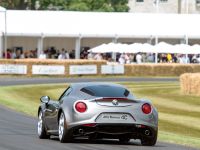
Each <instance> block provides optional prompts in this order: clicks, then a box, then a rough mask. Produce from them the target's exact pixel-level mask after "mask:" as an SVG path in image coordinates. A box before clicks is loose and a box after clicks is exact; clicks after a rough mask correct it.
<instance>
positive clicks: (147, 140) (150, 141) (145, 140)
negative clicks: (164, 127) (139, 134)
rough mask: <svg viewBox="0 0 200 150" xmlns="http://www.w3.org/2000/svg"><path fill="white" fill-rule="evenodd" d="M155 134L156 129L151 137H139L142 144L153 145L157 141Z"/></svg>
mask: <svg viewBox="0 0 200 150" xmlns="http://www.w3.org/2000/svg"><path fill="white" fill-rule="evenodd" d="M157 134H158V132H157V131H156V133H155V135H154V136H153V137H149V138H148V137H144V138H142V139H141V144H142V145H144V146H154V145H155V144H156V142H157Z"/></svg>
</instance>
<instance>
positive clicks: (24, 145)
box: [0, 78, 195, 150]
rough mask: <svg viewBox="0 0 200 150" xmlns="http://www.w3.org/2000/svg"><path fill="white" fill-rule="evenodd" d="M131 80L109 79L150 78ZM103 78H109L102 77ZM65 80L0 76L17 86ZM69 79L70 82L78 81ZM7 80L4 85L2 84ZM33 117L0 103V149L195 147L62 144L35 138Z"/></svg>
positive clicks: (173, 149)
mask: <svg viewBox="0 0 200 150" xmlns="http://www.w3.org/2000/svg"><path fill="white" fill-rule="evenodd" d="M141 79H142V78H139V79H137V80H136V79H135V78H129V79H122V80H121V79H119V78H117V80H115V79H112V81H113V80H114V81H118V82H119V81H127V82H130V81H152V80H147V78H145V80H141ZM88 80H89V81H97V80H98V81H102V80H103V81H105V79H102V80H99V79H83V78H81V82H86V81H88ZM106 80H107V81H111V79H110V80H109V79H108V78H106ZM155 80H156V81H163V80H164V81H177V80H178V79H169V80H166V78H164V79H163V80H161V78H159V79H153V81H155ZM69 81H70V80H69V79H67V80H66V79H64V78H63V79H44V78H43V79H11V78H6V79H3V78H1V79H0V85H1V86H2V85H4V86H5V85H19V84H36V83H63V82H64V83H67V82H69ZM78 81H80V80H77V79H73V80H71V81H70V82H78ZM6 83H7V84H6ZM36 129H37V119H36V118H34V117H30V116H26V115H24V114H21V113H18V112H14V111H12V110H10V109H8V108H5V107H3V106H1V105H0V150H125V149H127V150H195V149H194V148H190V147H185V146H180V145H176V144H168V143H163V142H157V144H156V145H155V146H153V147H145V146H141V145H140V142H139V141H135V140H131V142H130V143H129V144H119V143H118V141H117V140H98V141H95V142H89V141H88V140H87V139H77V140H75V141H74V143H65V144H62V143H60V142H59V141H58V138H57V137H53V138H51V139H49V140H41V139H39V138H38V137H37V130H36Z"/></svg>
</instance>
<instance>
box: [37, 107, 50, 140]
mask: <svg viewBox="0 0 200 150" xmlns="http://www.w3.org/2000/svg"><path fill="white" fill-rule="evenodd" d="M37 130H38V137H39V138H40V139H48V138H50V135H48V134H47V131H46V129H45V124H44V120H43V113H42V110H40V111H39V114H38V127H37Z"/></svg>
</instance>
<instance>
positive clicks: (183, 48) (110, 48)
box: [89, 42, 200, 54]
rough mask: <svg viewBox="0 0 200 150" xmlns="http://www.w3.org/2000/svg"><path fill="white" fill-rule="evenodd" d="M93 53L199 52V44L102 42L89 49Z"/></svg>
mask: <svg viewBox="0 0 200 150" xmlns="http://www.w3.org/2000/svg"><path fill="white" fill-rule="evenodd" d="M89 51H90V52H93V53H107V52H113V53H138V52H141V53H156V54H157V53H171V54H200V45H197V44H196V45H194V46H189V45H187V44H176V45H170V44H168V43H164V42H161V43H158V44H157V45H155V46H153V45H151V44H148V43H145V44H139V43H134V44H130V45H128V44H121V43H109V44H102V45H100V46H97V47H95V48H92V49H90V50H89Z"/></svg>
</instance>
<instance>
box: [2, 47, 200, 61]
mask: <svg viewBox="0 0 200 150" xmlns="http://www.w3.org/2000/svg"><path fill="white" fill-rule="evenodd" d="M89 49H90V48H89V47H84V48H82V50H81V54H80V59H89V60H107V61H109V62H118V63H119V64H131V63H137V64H140V63H154V62H155V57H156V55H155V54H154V53H137V54H133V53H122V54H121V53H117V54H116V55H115V56H114V57H113V55H112V53H91V52H88V50H89ZM3 57H4V58H7V59H24V58H39V59H75V50H70V51H68V50H66V49H64V48H62V49H61V50H58V49H56V48H55V47H50V48H48V49H46V50H44V51H42V53H41V54H40V55H39V56H37V49H35V50H29V51H23V50H22V49H17V50H11V49H8V50H7V52H6V53H4V54H3ZM157 62H158V63H200V54H199V55H184V54H158V55H157Z"/></svg>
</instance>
